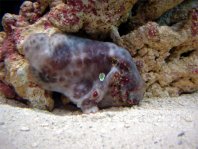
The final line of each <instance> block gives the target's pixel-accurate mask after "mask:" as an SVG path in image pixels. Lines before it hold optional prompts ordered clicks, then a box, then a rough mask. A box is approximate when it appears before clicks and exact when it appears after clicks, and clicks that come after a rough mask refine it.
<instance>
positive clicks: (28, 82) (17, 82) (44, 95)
mask: <svg viewBox="0 0 198 149" xmlns="http://www.w3.org/2000/svg"><path fill="white" fill-rule="evenodd" d="M5 68H6V72H7V73H6V81H7V82H8V83H9V84H11V85H12V86H13V87H14V89H15V91H16V93H17V94H18V95H19V96H20V97H21V98H23V99H28V101H29V102H30V104H31V106H32V107H34V108H38V109H48V110H52V108H53V104H54V101H53V99H52V97H51V93H49V92H46V91H45V90H43V89H41V88H40V87H39V86H38V85H37V84H35V83H34V82H35V81H34V80H33V78H32V76H31V73H30V72H29V69H28V68H29V64H28V63H27V61H26V60H25V59H24V58H23V57H21V56H20V55H14V56H12V57H9V58H7V59H6V60H5Z"/></svg>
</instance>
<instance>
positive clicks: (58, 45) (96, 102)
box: [23, 33, 145, 113]
mask: <svg viewBox="0 0 198 149" xmlns="http://www.w3.org/2000/svg"><path fill="white" fill-rule="evenodd" d="M23 48H24V53H25V57H26V59H27V60H28V61H29V64H30V65H29V67H30V71H31V73H32V76H33V77H34V79H35V80H36V82H37V83H38V85H40V86H41V87H42V88H44V89H46V90H49V91H56V92H59V93H62V94H63V95H65V96H66V97H67V98H68V99H69V100H70V101H71V102H73V103H74V104H76V105H77V107H79V108H81V110H82V111H83V112H84V113H94V112H96V111H98V109H99V108H106V107H112V106H132V105H136V104H138V103H139V101H140V100H141V99H142V98H143V96H144V91H145V90H144V89H145V88H144V81H143V79H142V78H141V76H140V74H139V72H138V69H137V67H136V65H135V63H134V62H133V59H132V57H131V55H130V54H129V52H128V51H127V50H126V49H124V48H121V47H119V46H117V45H115V44H113V43H110V42H101V41H95V40H90V39H84V38H80V37H75V36H72V35H64V34H59V33H56V34H53V35H51V36H49V35H47V34H45V33H36V34H33V35H30V36H29V37H28V38H27V40H26V41H25V43H24V47H23Z"/></svg>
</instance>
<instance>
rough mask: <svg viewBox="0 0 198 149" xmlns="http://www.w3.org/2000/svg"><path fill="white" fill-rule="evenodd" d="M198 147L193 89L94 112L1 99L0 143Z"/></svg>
mask: <svg viewBox="0 0 198 149" xmlns="http://www.w3.org/2000/svg"><path fill="white" fill-rule="evenodd" d="M63 148H64V149H66V148H71V149H72V148H77V149H81V148H82V149H92V148H95V149H102V148H105V149H113V148H114V149H121V148H124V149H131V148H145V149H146V148H165V149H167V148H185V149H188V148H190V149H198V93H195V94H193V95H184V96H181V97H179V98H164V99H146V100H144V101H143V102H142V103H141V105H140V106H139V107H137V106H135V107H132V108H112V109H108V110H102V111H100V112H98V113H96V114H89V115H85V114H81V113H79V112H74V113H71V112H68V111H65V110H60V109H59V110H57V109H56V110H54V112H53V113H49V112H46V111H40V110H33V109H27V108H21V107H16V106H13V103H12V105H10V104H9V105H8V104H5V103H4V100H2V101H1V103H0V149H63Z"/></svg>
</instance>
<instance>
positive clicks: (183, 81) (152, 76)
mask: <svg viewBox="0 0 198 149" xmlns="http://www.w3.org/2000/svg"><path fill="white" fill-rule="evenodd" d="M114 35H115V37H114V40H115V42H117V43H118V44H119V45H120V46H122V47H125V48H126V49H128V50H129V51H130V53H131V55H132V56H133V57H134V58H135V60H136V62H137V65H139V67H140V72H141V74H142V76H143V78H144V80H145V82H146V85H147V89H146V90H147V92H146V96H147V97H153V96H176V95H180V94H181V93H186V92H188V93H189V92H193V91H196V90H197V89H198V74H197V69H198V11H197V10H196V9H193V10H192V12H191V13H190V14H189V19H188V20H186V21H185V22H183V23H182V25H181V24H175V25H174V26H171V27H168V26H159V25H158V24H157V23H155V22H148V23H147V24H145V25H143V26H141V27H139V28H138V29H137V30H134V31H132V32H130V33H129V34H127V35H124V36H121V37H119V35H118V33H117V32H116V31H115V34H114Z"/></svg>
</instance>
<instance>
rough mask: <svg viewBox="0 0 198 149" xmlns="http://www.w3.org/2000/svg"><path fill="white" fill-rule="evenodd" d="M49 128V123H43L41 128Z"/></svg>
mask: <svg viewBox="0 0 198 149" xmlns="http://www.w3.org/2000/svg"><path fill="white" fill-rule="evenodd" d="M47 126H49V124H48V123H42V124H41V127H47Z"/></svg>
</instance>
